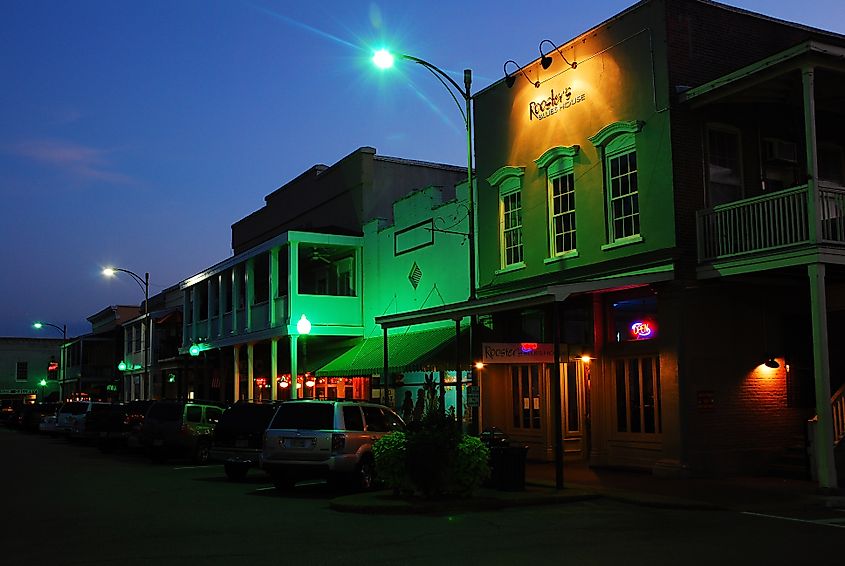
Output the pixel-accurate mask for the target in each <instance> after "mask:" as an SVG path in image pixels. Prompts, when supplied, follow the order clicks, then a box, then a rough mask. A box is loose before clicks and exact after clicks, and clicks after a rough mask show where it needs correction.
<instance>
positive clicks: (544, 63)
mask: <svg viewBox="0 0 845 566" xmlns="http://www.w3.org/2000/svg"><path fill="white" fill-rule="evenodd" d="M544 43H550V44H551V45H552V47H554V48H555V51H557V52H558V53H560V57H561V58H562V59H563V62H564V63H566V64H567V65H569V67H570V68H571V69H574V68H575V67H577V66H578V63H576V62H575V61H573V62H571V63H570V62H569V60H568V59H567V58H566V56H565V55H564V54H563V52H562V51H561V50H560V49H559V48H558V46H557V45H555V44H554V42H553V41H552V40H550V39H544V40H543V41H541V42H540V46H539V49H540V66H541V67H543V68H544V69H548V68H549V67H551V66H552V57H551V55H548V54H546V55H544V54H543V44H544ZM549 53H551V52H549Z"/></svg>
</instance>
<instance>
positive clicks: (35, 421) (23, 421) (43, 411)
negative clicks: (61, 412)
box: [18, 403, 59, 432]
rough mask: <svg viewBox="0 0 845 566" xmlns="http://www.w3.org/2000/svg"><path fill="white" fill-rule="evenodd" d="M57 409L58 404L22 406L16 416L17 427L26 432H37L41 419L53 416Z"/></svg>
mask: <svg viewBox="0 0 845 566" xmlns="http://www.w3.org/2000/svg"><path fill="white" fill-rule="evenodd" d="M58 409H59V404H58V403H32V404H29V405H24V406H23V408H22V409H21V411H20V413H19V415H18V427H20V429H21V430H24V431H27V432H37V431H38V425H39V424H40V423H41V419H43V418H44V417H46V416H47V415H55V414H56V411H58Z"/></svg>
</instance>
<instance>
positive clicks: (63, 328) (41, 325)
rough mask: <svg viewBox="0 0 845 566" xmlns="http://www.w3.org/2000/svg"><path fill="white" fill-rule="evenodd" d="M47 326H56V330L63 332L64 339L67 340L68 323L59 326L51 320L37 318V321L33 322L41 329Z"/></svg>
mask: <svg viewBox="0 0 845 566" xmlns="http://www.w3.org/2000/svg"><path fill="white" fill-rule="evenodd" d="M45 326H50V327H52V328H55V329H56V330H58V331H59V332H61V333H62V340H67V325H66V324H63V325H61V326H59V325H58V324H52V323H50V322H44V321H41V320H36V321H35V322H33V323H32V327H33V328H35V329H36V330H41V329H42V328H44V327H45Z"/></svg>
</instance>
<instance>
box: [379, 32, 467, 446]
mask: <svg viewBox="0 0 845 566" xmlns="http://www.w3.org/2000/svg"><path fill="white" fill-rule="evenodd" d="M396 57H399V58H400V59H405V60H406V61H411V62H412V63H416V64H417V65H422V66H423V67H425V68H426V69H428V71H429V72H430V73H431V74H432V75H434V78H436V79H437V80H438V81H440V84H442V85H443V86H444V87H445V88H446V90H447V91H449V95H450V96H451V97H452V100H454V101H455V104H456V105H457V106H458V110H459V111H460V112H461V116H463V118H464V125H465V126H466V131H467V216H468V218H467V227H468V232H469V234H468V236H469V246H468V248H469V249H468V251H469V300H470V301H474V300H475V207H474V206H473V187H472V98H473V97H472V94H471V93H470V87H471V86H472V70H471V69H464V86H463V88H461V85H459V84H458V83H457V82H455V80H454V79H453V78H452V77H450V76H449V75H447V74H446V72H445V71H443V70H442V69H440V68H439V67H436V66H435V65H432V64H431V63H429V62H428V61H424V60H423V59H420V58H418V57H414V56H412V55H405V54H397V55H396V56H395V57H394V55H393V54H392V53H390V51H388V50H387V49H379V50H378V51H376V52H375V53H374V54H373V64H375V66H376V67H378V68H380V69H389V68H390V67H392V66H393V63H394V60H395V58H396ZM456 93H457V94H459V95H460V96H461V98H463V99H464V104H465V108H462V107H461V103H460V102H459V101H458V98H457V96H455V94H456ZM474 327H475V317H474V316H471V317H470V332H469V341H470V352H472V339H473V331H474ZM455 378H456V382H455V407H456V409H457V410H456V411H455V414H456V415H457V417H458V427H459V429H460V428H461V426H462V422H463V391H462V390H461V388H462V384H461V368H459V367H457V368H455ZM385 379H386V376H385ZM386 384H387V383H386V381H385V385H386Z"/></svg>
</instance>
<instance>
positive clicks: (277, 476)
mask: <svg viewBox="0 0 845 566" xmlns="http://www.w3.org/2000/svg"><path fill="white" fill-rule="evenodd" d="M270 479H271V481H272V482H273V485H274V486H275V487H276V489H278V490H279V491H287V490H289V489H293V486H294V485H296V481H294V479H293V477H292V476H291V475H290V474H286V473H284V472H275V473H273V474H272V475H271V476H270Z"/></svg>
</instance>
